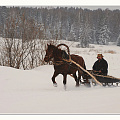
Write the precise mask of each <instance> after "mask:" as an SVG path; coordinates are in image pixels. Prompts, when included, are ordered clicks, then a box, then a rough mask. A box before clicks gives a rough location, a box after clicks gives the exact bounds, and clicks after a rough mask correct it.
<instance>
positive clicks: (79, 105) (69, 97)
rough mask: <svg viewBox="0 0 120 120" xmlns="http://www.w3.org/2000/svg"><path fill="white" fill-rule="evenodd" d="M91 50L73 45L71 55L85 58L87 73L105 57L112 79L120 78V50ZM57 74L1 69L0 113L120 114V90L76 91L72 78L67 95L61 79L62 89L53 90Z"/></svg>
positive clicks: (46, 67) (48, 68) (94, 47)
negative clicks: (54, 76) (102, 56)
mask: <svg viewBox="0 0 120 120" xmlns="http://www.w3.org/2000/svg"><path fill="white" fill-rule="evenodd" d="M91 46H92V47H91V48H75V46H74V45H73V46H72V47H70V51H71V53H75V54H78V55H81V56H83V58H84V59H85V62H86V66H87V69H92V65H93V63H94V62H95V61H96V60H97V59H96V55H97V53H102V54H103V55H104V58H105V59H106V60H107V61H108V63H109V75H112V76H115V77H118V78H120V74H119V72H120V62H119V59H120V47H117V46H99V45H91ZM105 51H106V52H105ZM109 51H114V52H113V53H111V52H109ZM53 72H54V69H53V66H52V65H44V66H40V67H38V68H35V69H33V70H18V69H14V68H10V67H5V66H0V113H1V114H6V113H8V114H11V113H12V114H13V113H14V114H19V113H20V114H26V113H27V114H106V113H107V114H112V113H113V114H115V113H117V114H120V87H101V86H99V85H98V86H95V87H94V86H92V87H91V88H87V87H85V86H83V85H81V86H80V87H77V88H76V87H75V81H74V79H73V78H72V77H70V76H68V77H67V90H66V91H65V90H64V87H63V84H62V82H63V81H62V76H61V75H59V76H58V77H57V78H56V82H57V84H58V87H53V85H52V81H51V77H52V75H53Z"/></svg>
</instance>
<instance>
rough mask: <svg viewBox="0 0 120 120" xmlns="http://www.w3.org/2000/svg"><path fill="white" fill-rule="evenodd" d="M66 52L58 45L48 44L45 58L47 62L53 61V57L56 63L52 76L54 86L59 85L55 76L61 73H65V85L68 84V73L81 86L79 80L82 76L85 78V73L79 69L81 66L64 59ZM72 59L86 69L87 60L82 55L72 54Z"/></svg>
mask: <svg viewBox="0 0 120 120" xmlns="http://www.w3.org/2000/svg"><path fill="white" fill-rule="evenodd" d="M64 53H65V52H64V51H63V50H61V49H59V48H58V47H56V46H54V45H51V44H50V45H47V50H46V55H45V58H44V61H45V62H49V61H51V59H53V64H54V74H53V77H52V82H53V85H54V86H57V83H56V81H55V77H56V76H58V75H59V74H62V75H63V84H64V86H65V85H66V78H67V74H69V75H72V76H73V77H74V79H75V81H76V86H79V81H80V79H81V76H82V77H83V78H85V73H84V72H82V71H81V70H79V68H78V67H77V66H76V65H75V64H73V63H68V62H65V61H64V60H63V54H64ZM70 56H71V59H72V60H73V61H75V62H76V63H78V64H79V65H80V66H81V67H83V68H84V69H86V66H85V62H84V60H83V58H82V57H81V56H78V55H74V54H72V55H70ZM76 71H78V78H77V75H76ZM86 82H87V83H88V80H87V79H86Z"/></svg>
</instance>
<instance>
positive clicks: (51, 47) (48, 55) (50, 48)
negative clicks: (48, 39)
mask: <svg viewBox="0 0 120 120" xmlns="http://www.w3.org/2000/svg"><path fill="white" fill-rule="evenodd" d="M54 49H55V46H54V45H52V44H47V50H46V55H45V58H44V61H45V62H49V61H50V60H51V59H52V58H53V52H54Z"/></svg>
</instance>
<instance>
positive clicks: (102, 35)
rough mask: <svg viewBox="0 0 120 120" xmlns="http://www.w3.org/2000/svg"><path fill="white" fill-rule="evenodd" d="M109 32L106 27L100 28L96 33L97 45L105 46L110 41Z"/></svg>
mask: <svg viewBox="0 0 120 120" xmlns="http://www.w3.org/2000/svg"><path fill="white" fill-rule="evenodd" d="M110 33H111V32H110V30H109V29H108V26H107V25H104V26H102V27H101V28H100V29H99V30H98V33H97V43H98V44H101V45H107V44H108V42H109V41H110Z"/></svg>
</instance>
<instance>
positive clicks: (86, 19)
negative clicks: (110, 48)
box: [0, 6, 120, 47]
mask: <svg viewBox="0 0 120 120" xmlns="http://www.w3.org/2000/svg"><path fill="white" fill-rule="evenodd" d="M8 29H9V30H8ZM25 29H27V30H25ZM8 32H9V33H8ZM25 32H28V33H29V36H28V35H26V33H25ZM35 33H37V35H36V36H34V35H33V34H35ZM119 34H120V10H118V9H116V10H109V9H105V10H102V9H97V10H89V9H82V8H80V7H5V6H1V7H0V36H1V37H11V36H12V37H13V36H14V37H16V38H22V37H23V35H24V36H26V38H25V40H29V39H34V37H36V38H41V39H47V40H49V39H58V40H60V39H63V40H64V39H65V40H72V41H79V42H80V45H81V47H87V46H88V44H89V43H97V44H108V42H116V41H118V38H119ZM31 36H32V37H31ZM33 36H34V37H33Z"/></svg>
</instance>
